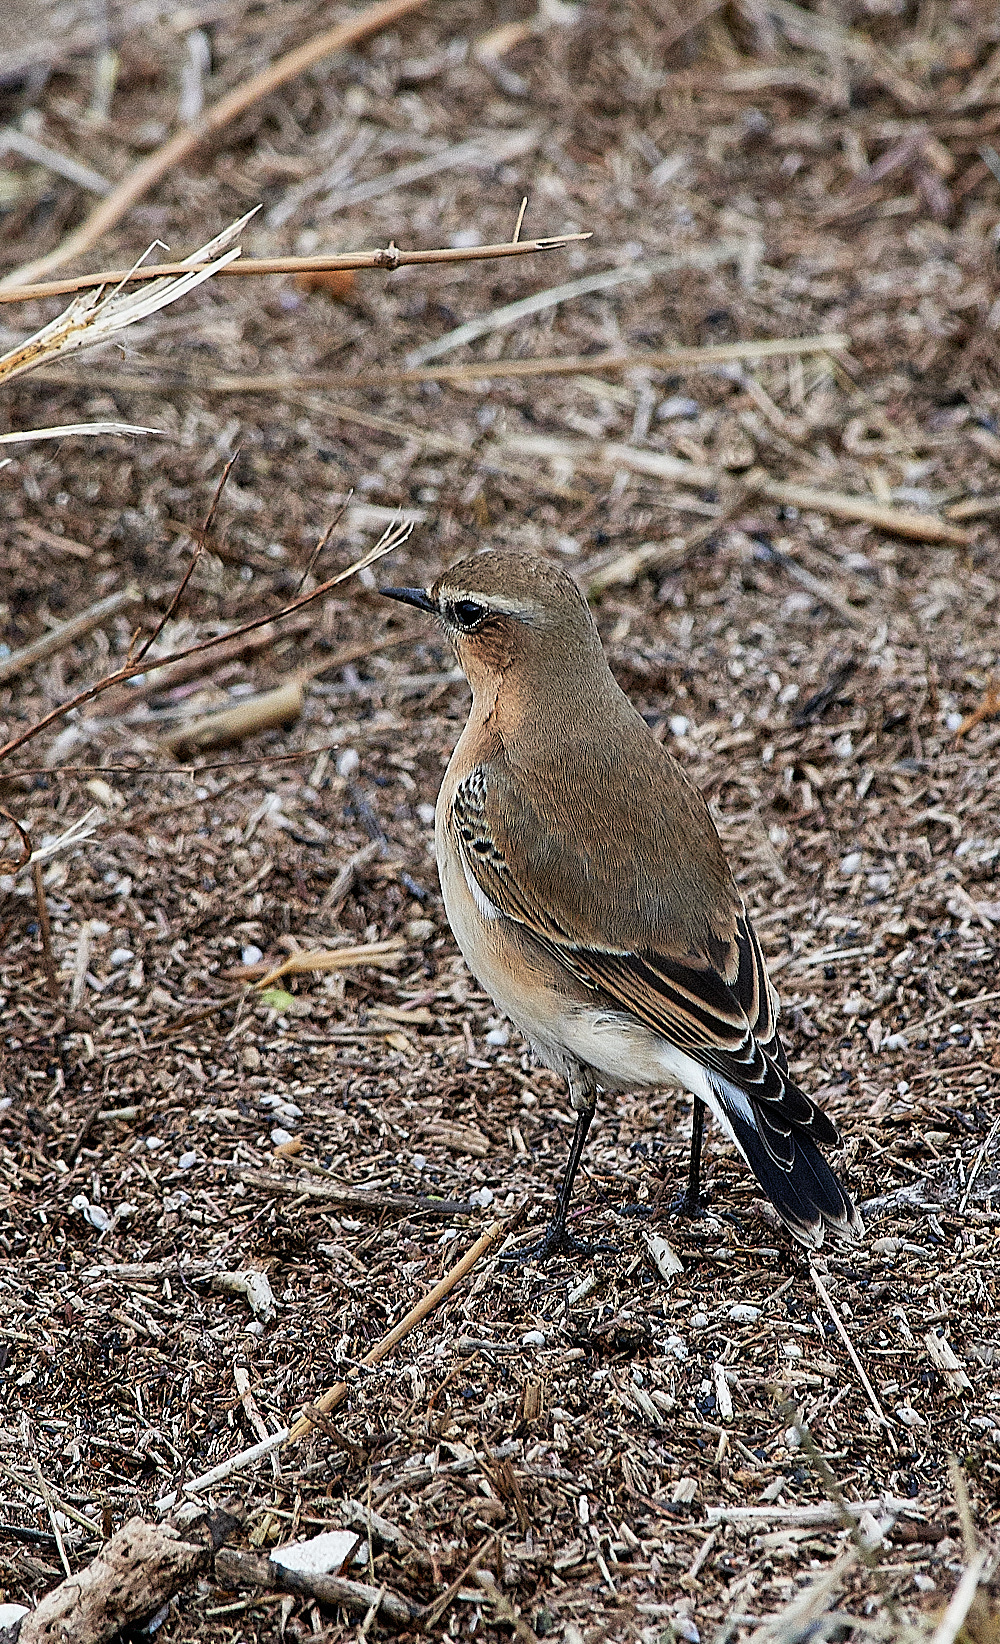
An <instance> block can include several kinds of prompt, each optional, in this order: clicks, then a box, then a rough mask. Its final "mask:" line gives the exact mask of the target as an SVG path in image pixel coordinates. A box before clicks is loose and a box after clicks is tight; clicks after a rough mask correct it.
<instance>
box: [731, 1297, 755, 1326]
mask: <svg viewBox="0 0 1000 1644" xmlns="http://www.w3.org/2000/svg"><path fill="white" fill-rule="evenodd" d="M759 1318H760V1308H759V1307H751V1306H750V1304H749V1302H734V1303H733V1305H732V1307H731V1308H730V1309H729V1322H730V1324H756V1323H757V1320H758V1319H759Z"/></svg>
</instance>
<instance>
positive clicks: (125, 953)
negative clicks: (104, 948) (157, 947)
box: [108, 948, 135, 970]
mask: <svg viewBox="0 0 1000 1644" xmlns="http://www.w3.org/2000/svg"><path fill="white" fill-rule="evenodd" d="M134 958H135V954H134V953H133V952H132V949H131V948H112V950H111V958H110V959H109V960H108V964H109V965H110V966H111V968H112V970H120V969H121V967H122V965H130V964H131V963H132V960H133V959H134Z"/></svg>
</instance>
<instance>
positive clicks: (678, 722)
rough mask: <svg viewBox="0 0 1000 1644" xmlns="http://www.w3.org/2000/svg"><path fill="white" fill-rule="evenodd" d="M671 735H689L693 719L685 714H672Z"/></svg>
mask: <svg viewBox="0 0 1000 1644" xmlns="http://www.w3.org/2000/svg"><path fill="white" fill-rule="evenodd" d="M668 724H669V726H670V734H671V736H687V734H688V731H689V730H690V729H691V721H690V720H689V719H686V718H685V717H684V715H683V714H671V715H670V719H669V720H668Z"/></svg>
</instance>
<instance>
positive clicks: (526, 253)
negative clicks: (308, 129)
mask: <svg viewBox="0 0 1000 1644" xmlns="http://www.w3.org/2000/svg"><path fill="white" fill-rule="evenodd" d="M589 239H590V235H589V234H551V235H547V236H544V237H543V238H542V239H538V240H505V241H502V242H501V243H500V244H499V245H470V246H447V247H442V248H441V249H435V250H427V251H401V250H400V249H399V247H398V246H395V245H390V246H385V247H384V248H382V249H380V250H376V251H341V252H337V253H331V254H330V255H329V256H314V257H241V258H240V260H239V262H235V261H234V262H232V263H227V264H226V266H225V267H224V268H220V269H217V270H216V272H217V273H219V274H238V275H240V276H241V277H243V278H255V277H260V276H261V275H264V274H332V273H338V272H339V273H346V272H353V271H355V270H357V269H362V268H376V269H382V270H383V271H384V272H385V273H387V274H391V273H393V272H394V270H395V269H397V268H408V267H410V266H412V265H415V264H421V263H472V262H489V261H493V260H495V259H496V258H499V257H530V256H532V255H533V254H534V253H535V252H539V251H561V250H562V249H563V247H564V246H567V245H569V244H570V243H571V242H572V241H573V240H589ZM195 255H197V253H196V254H195ZM184 267H185V264H184V263H150V264H149V266H148V267H146V268H136V269H127V268H106V269H103V270H102V271H101V272H100V273H98V274H78V275H74V276H71V277H69V278H67V279H65V280H43V281H39V282H38V283H36V284H34V285H18V286H10V287H7V288H6V289H4V288H0V303H23V302H29V301H33V300H34V299H35V298H38V297H59V296H64V295H65V294H66V292H68V291H87V290H90V289H91V288H92V287H93V286H101V285H116V284H120V282H121V281H122V280H126V279H127V280H129V281H130V282H131V281H133V280H159V279H163V278H165V277H167V276H173V275H176V274H180V273H182V272H183V270H184ZM836 340H837V346H838V347H846V342H847V340H846V339H845V338H840V337H839V336H838V337H837V339H836ZM588 363H589V362H588ZM435 374H436V373H432V375H435Z"/></svg>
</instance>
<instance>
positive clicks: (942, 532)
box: [746, 468, 972, 548]
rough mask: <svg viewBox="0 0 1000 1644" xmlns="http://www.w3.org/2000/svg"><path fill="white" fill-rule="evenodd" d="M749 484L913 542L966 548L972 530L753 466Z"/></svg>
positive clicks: (766, 494)
mask: <svg viewBox="0 0 1000 1644" xmlns="http://www.w3.org/2000/svg"><path fill="white" fill-rule="evenodd" d="M746 485H747V487H748V488H749V489H750V490H752V491H756V493H757V494H758V496H762V497H768V498H769V499H770V501H771V502H780V503H784V504H786V505H787V504H791V506H792V507H793V508H814V509H815V510H816V512H817V513H818V514H833V515H834V517H835V518H839V519H855V520H863V521H864V522H865V524H867V525H875V526H877V527H878V528H879V529H880V530H882V531H889V532H891V533H892V535H893V536H897V537H908V538H910V539H911V540H912V541H914V542H953V543H956V544H957V545H959V546H961V547H963V548H964V547H966V546H967V545H968V544H969V543H970V542H971V541H972V533H971V532H970V531H963V530H962V529H961V527H960V526H958V525H949V524H948V523H947V521H946V520H943V519H938V517H937V515H936V514H918V513H914V512H913V511H912V510H910V509H907V508H892V507H886V505H885V504H884V503H881V502H876V501H875V500H874V498H871V499H869V498H868V497H852V496H849V495H848V494H847V493H846V492H843V491H817V490H814V489H813V487H812V486H810V485H785V484H782V483H781V482H780V481H778V480H773V479H771V477H770V475H768V474H765V473H764V471H763V469H756V468H755V469H754V470H753V472H752V473H750V474H748V475H747V476H746Z"/></svg>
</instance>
